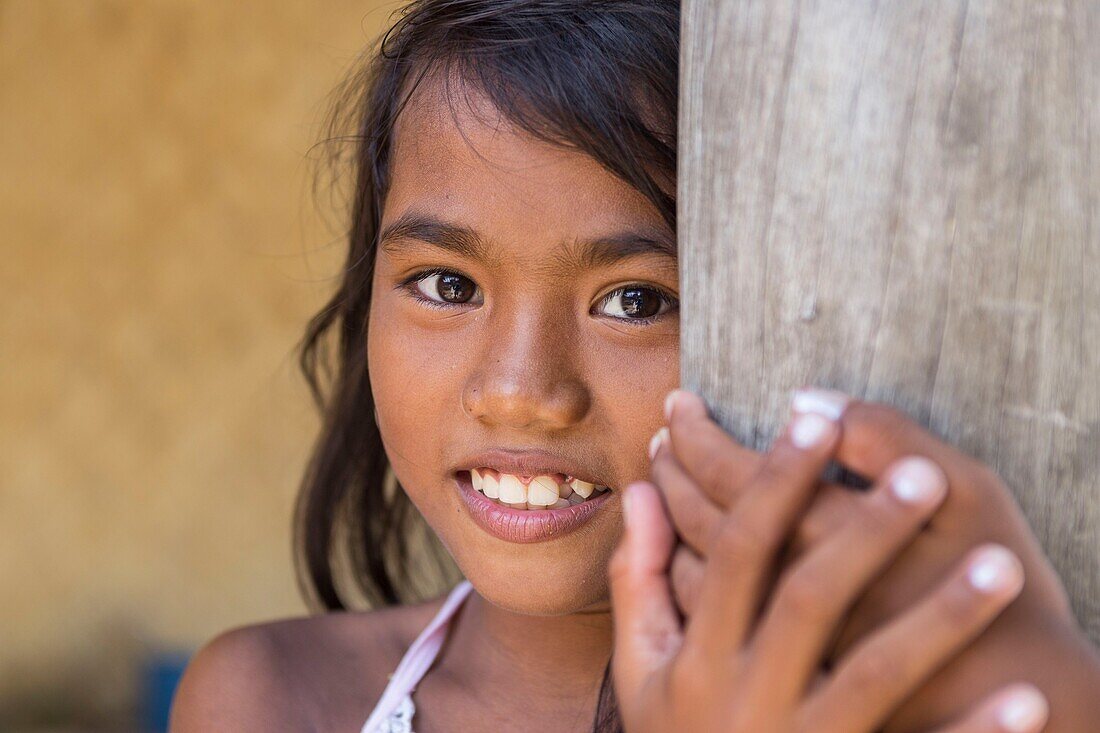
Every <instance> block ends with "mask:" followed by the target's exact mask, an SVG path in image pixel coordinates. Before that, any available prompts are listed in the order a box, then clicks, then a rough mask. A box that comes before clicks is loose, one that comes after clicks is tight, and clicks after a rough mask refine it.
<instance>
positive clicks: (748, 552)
mask: <svg viewBox="0 0 1100 733" xmlns="http://www.w3.org/2000/svg"><path fill="white" fill-rule="evenodd" d="M712 534H713V539H712V541H711V543H710V545H711V547H712V548H713V552H714V554H715V555H718V556H720V557H724V558H731V559H734V560H736V561H740V562H758V561H761V560H763V559H765V558H767V557H768V556H769V555H770V554H771V551H772V548H773V547H774V546H775V541H774V540H773V539H772V538H771V536H770V533H768V532H767V531H766V530H764V529H763V528H761V527H760V526H759V525H758V524H757V523H754V522H748V521H746V520H745V519H744V518H742V517H740V516H739V515H737V514H734V515H731V516H730V517H727V518H726V520H725V521H724V522H721V523H720V524H719V525H718V527H717V528H716V530H715V531H714V532H713V533H712Z"/></svg>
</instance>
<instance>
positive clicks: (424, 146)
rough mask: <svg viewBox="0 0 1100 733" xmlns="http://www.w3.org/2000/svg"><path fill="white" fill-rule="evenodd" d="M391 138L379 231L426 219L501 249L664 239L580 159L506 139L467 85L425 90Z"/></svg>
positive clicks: (611, 182)
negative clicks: (650, 235)
mask: <svg viewBox="0 0 1100 733" xmlns="http://www.w3.org/2000/svg"><path fill="white" fill-rule="evenodd" d="M394 132H395V138H394V149H393V156H392V159H391V168H390V170H391V178H390V188H389V191H388V192H387V196H386V201H385V205H384V209H383V220H384V222H389V221H393V220H395V219H397V218H398V217H401V216H402V215H404V214H406V213H408V212H410V211H415V212H417V213H430V214H433V215H436V216H439V217H441V218H445V219H447V220H449V221H455V222H460V223H461V224H462V225H464V226H466V227H469V228H471V229H474V230H476V231H478V232H479V234H481V235H483V236H485V237H486V238H487V239H490V240H492V241H493V242H494V243H497V244H499V245H500V246H505V247H507V246H509V245H516V244H517V243H519V244H523V245H528V246H529V245H531V244H532V243H535V242H538V243H541V244H545V245H553V244H555V243H561V242H567V241H570V240H572V239H579V238H592V237H599V236H601V235H604V234H606V233H607V232H609V231H617V230H622V229H624V228H627V227H635V228H636V227H639V226H641V227H648V228H652V229H667V225H666V224H665V223H664V220H663V218H662V217H661V215H660V213H659V212H658V211H657V209H656V207H654V206H653V204H652V203H651V202H650V201H649V200H648V199H646V198H645V197H644V196H643V195H642V194H641V193H640V192H639V191H637V190H636V189H634V188H633V187H632V186H630V185H629V184H627V183H625V182H623V181H622V180H621V179H619V178H618V177H616V176H615V175H613V174H612V173H610V172H609V171H607V170H606V169H605V168H603V166H601V165H600V164H599V163H597V162H596V161H595V160H594V159H592V158H591V157H589V156H588V155H585V154H583V153H580V152H577V151H575V150H569V149H566V148H564V147H561V146H557V145H553V144H550V143H547V142H543V141H540V140H537V139H535V138H534V137H532V136H530V135H529V134H527V133H525V132H523V131H521V130H518V129H516V128H515V126H514V125H513V124H511V122H510V121H508V120H507V119H506V118H505V117H504V116H503V115H502V114H501V113H500V112H499V111H498V110H497V109H496V108H495V107H493V106H492V104H491V103H490V102H489V101H488V100H487V99H486V98H485V96H484V95H483V94H482V93H480V92H478V91H477V90H476V89H473V88H471V87H470V86H468V85H459V84H454V83H452V85H451V86H450V88H449V89H448V88H447V85H445V84H443V83H442V82H440V81H433V82H431V83H428V82H425V84H424V85H423V86H422V87H421V88H420V89H418V90H417V92H416V94H415V95H414V96H413V99H412V100H411V101H410V104H409V105H408V106H407V107H406V108H405V110H404V111H403V112H402V114H401V116H400V118H399V119H398V123H397V125H396V128H395V131H394Z"/></svg>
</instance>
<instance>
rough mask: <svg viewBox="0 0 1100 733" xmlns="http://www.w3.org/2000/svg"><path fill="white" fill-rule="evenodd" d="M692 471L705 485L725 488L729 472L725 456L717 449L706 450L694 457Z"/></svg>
mask: <svg viewBox="0 0 1100 733" xmlns="http://www.w3.org/2000/svg"><path fill="white" fill-rule="evenodd" d="M692 472H693V473H695V475H696V476H698V477H699V482H700V483H702V484H703V485H705V486H711V487H715V488H719V489H725V488H726V484H727V481H728V479H729V476H730V474H731V472H730V469H729V466H727V465H726V460H725V457H724V456H723V455H722V454H721V453H720V452H718V451H708V452H706V453H704V454H703V455H701V456H698V457H696V458H695V459H694V461H693V465H692Z"/></svg>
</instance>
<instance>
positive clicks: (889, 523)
mask: <svg viewBox="0 0 1100 733" xmlns="http://www.w3.org/2000/svg"><path fill="white" fill-rule="evenodd" d="M912 513H913V510H912V508H910V507H906V506H903V505H902V504H900V503H899V502H897V501H894V500H890V501H871V502H868V503H867V504H865V505H864V506H863V507H861V509H860V511H859V512H858V513H857V514H856V515H855V517H854V518H853V521H855V522H856V523H857V526H858V527H859V531H860V533H861V534H862V535H863V536H864V537H868V538H870V539H872V540H885V539H893V538H895V537H899V536H901V535H903V534H905V533H906V531H905V530H906V528H907V526H908V523H907V522H906V521H905V520H906V518H907V517H908V516H909V515H910V514H912Z"/></svg>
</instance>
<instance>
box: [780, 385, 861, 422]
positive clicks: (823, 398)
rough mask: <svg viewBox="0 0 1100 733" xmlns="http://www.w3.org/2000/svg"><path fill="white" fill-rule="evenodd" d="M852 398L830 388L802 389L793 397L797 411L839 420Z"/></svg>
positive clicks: (793, 408) (792, 400)
mask: <svg viewBox="0 0 1100 733" xmlns="http://www.w3.org/2000/svg"><path fill="white" fill-rule="evenodd" d="M850 401H851V398H850V397H848V395H846V394H844V393H843V392H836V391H834V390H830V389H800V390H796V391H795V393H794V395H793V396H792V397H791V409H792V410H794V411H795V412H812V413H814V414H816V415H821V416H822V417H827V418H829V419H830V420H839V419H840V416H841V415H843V414H844V409H845V408H846V407H847V406H848V403H849V402H850Z"/></svg>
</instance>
